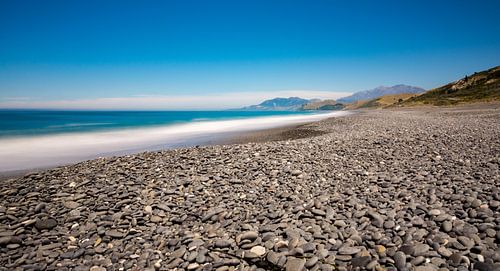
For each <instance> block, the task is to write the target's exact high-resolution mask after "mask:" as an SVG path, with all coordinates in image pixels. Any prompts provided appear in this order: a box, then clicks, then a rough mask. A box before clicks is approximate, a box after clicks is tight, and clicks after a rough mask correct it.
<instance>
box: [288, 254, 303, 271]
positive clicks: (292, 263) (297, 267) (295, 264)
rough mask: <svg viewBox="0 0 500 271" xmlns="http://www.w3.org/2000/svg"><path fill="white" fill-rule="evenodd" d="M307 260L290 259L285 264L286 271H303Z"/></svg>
mask: <svg viewBox="0 0 500 271" xmlns="http://www.w3.org/2000/svg"><path fill="white" fill-rule="evenodd" d="M305 263H306V260H304V259H299V258H295V257H288V258H287V260H286V264H285V270H286V271H302V270H303V269H304V266H305Z"/></svg>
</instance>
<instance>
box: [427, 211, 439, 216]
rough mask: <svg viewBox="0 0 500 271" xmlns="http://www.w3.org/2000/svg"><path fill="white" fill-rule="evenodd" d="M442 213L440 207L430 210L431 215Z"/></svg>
mask: <svg viewBox="0 0 500 271" xmlns="http://www.w3.org/2000/svg"><path fill="white" fill-rule="evenodd" d="M440 214H441V211H440V210H439V209H432V210H430V211H429V215H432V216H438V215H440Z"/></svg>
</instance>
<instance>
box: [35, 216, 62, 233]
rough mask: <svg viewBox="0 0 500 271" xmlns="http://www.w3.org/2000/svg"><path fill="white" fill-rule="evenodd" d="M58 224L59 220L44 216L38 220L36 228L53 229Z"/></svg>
mask: <svg viewBox="0 0 500 271" xmlns="http://www.w3.org/2000/svg"><path fill="white" fill-rule="evenodd" d="M56 226H57V220H55V219H53V218H43V219H40V220H37V221H36V223H35V228H37V229H38V230H40V231H41V230H51V229H53V228H55V227H56Z"/></svg>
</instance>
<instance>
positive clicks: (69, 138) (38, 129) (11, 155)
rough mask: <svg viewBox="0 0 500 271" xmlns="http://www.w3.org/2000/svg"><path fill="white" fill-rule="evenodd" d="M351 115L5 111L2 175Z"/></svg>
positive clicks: (0, 130) (0, 114)
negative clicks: (3, 173)
mask: <svg viewBox="0 0 500 271" xmlns="http://www.w3.org/2000/svg"><path fill="white" fill-rule="evenodd" d="M345 114H348V113H347V112H345V111H333V112H332V111H330V112H300V111H52V110H0V161H1V163H0V172H9V171H17V170H26V169H34V168H46V167H53V166H58V165H65V164H70V163H75V162H79V161H83V160H87V159H93V158H96V157H105V156H112V155H125V154H132V153H137V152H141V151H147V150H163V149H172V148H178V147H189V146H194V145H204V144H209V143H210V142H213V141H216V140H218V139H221V138H223V137H227V136H230V135H231V134H235V133H241V132H245V131H252V130H260V129H269V128H275V127H280V126H281V127H282V126H287V125H296V124H301V123H307V122H311V121H317V120H321V119H325V118H329V117H337V116H342V115H345Z"/></svg>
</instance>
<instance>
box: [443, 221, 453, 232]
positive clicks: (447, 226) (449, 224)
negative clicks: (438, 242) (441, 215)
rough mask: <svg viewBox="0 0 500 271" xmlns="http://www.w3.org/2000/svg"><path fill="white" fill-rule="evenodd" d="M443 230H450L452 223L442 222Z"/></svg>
mask: <svg viewBox="0 0 500 271" xmlns="http://www.w3.org/2000/svg"><path fill="white" fill-rule="evenodd" d="M442 228H443V231H445V232H450V231H451V230H452V229H453V224H452V223H451V222H450V221H445V222H443V224H442Z"/></svg>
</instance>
